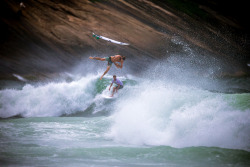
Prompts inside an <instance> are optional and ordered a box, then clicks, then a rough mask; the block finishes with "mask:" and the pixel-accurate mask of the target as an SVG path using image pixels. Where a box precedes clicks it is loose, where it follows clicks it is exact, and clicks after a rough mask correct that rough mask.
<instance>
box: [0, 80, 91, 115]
mask: <svg viewBox="0 0 250 167" xmlns="http://www.w3.org/2000/svg"><path fill="white" fill-rule="evenodd" d="M95 80H96V76H87V77H83V78H81V79H80V80H76V81H73V82H69V83H68V82H60V83H55V82H51V83H49V84H46V85H41V86H37V87H35V86H32V85H28V84H27V85H25V86H24V87H23V89H22V90H15V89H6V90H2V91H0V102H1V103H0V106H1V108H0V117H2V118H6V117H11V116H15V115H22V116H24V117H44V116H60V115H62V114H71V113H74V112H77V111H83V110H84V109H86V107H88V106H89V104H90V103H91V102H92V101H93V98H94V97H93V96H94V95H93V89H94V88H95V86H94V84H93V83H94V82H95Z"/></svg>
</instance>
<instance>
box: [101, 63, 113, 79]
mask: <svg viewBox="0 0 250 167" xmlns="http://www.w3.org/2000/svg"><path fill="white" fill-rule="evenodd" d="M110 67H111V66H108V67H107V70H106V71H105V72H104V73H103V74H102V76H101V78H100V80H102V78H103V76H104V75H105V74H107V72H108V71H109V69H110Z"/></svg>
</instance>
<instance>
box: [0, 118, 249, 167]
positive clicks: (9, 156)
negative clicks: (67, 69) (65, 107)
mask: <svg viewBox="0 0 250 167" xmlns="http://www.w3.org/2000/svg"><path fill="white" fill-rule="evenodd" d="M109 126H110V118H109V117H95V118H81V117H49V118H47V117H45V118H20V119H5V120H1V122H0V129H1V131H0V141H1V144H0V163H1V166H197V167H198V166H249V165H250V153H249V152H247V151H243V150H237V149H223V148H218V147H187V148H173V147H169V146H147V145H143V146H135V145H127V144H120V143H115V142H113V141H112V140H111V139H109V138H108V137H107V136H106V132H107V130H108V129H109ZM197 140H198V139H197Z"/></svg>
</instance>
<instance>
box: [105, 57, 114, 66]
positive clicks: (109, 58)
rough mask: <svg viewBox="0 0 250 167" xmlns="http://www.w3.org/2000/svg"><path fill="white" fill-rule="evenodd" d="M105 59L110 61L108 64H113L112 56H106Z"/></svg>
mask: <svg viewBox="0 0 250 167" xmlns="http://www.w3.org/2000/svg"><path fill="white" fill-rule="evenodd" d="M105 60H106V61H108V66H111V65H112V63H113V62H112V61H111V57H105Z"/></svg>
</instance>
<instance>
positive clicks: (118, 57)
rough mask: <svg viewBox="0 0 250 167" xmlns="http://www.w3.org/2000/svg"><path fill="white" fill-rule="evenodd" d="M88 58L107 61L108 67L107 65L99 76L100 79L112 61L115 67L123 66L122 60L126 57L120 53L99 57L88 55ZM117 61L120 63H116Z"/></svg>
mask: <svg viewBox="0 0 250 167" xmlns="http://www.w3.org/2000/svg"><path fill="white" fill-rule="evenodd" d="M89 58H90V59H95V60H101V61H107V62H108V67H107V69H106V71H105V72H104V73H103V75H102V76H101V78H100V80H102V78H103V76H104V75H105V74H107V72H108V71H109V69H110V67H111V65H112V63H114V64H115V66H116V67H117V68H122V67H123V61H124V60H125V59H126V57H125V56H121V55H115V56H110V57H104V58H100V57H89ZM117 62H120V64H118V63H117Z"/></svg>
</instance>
